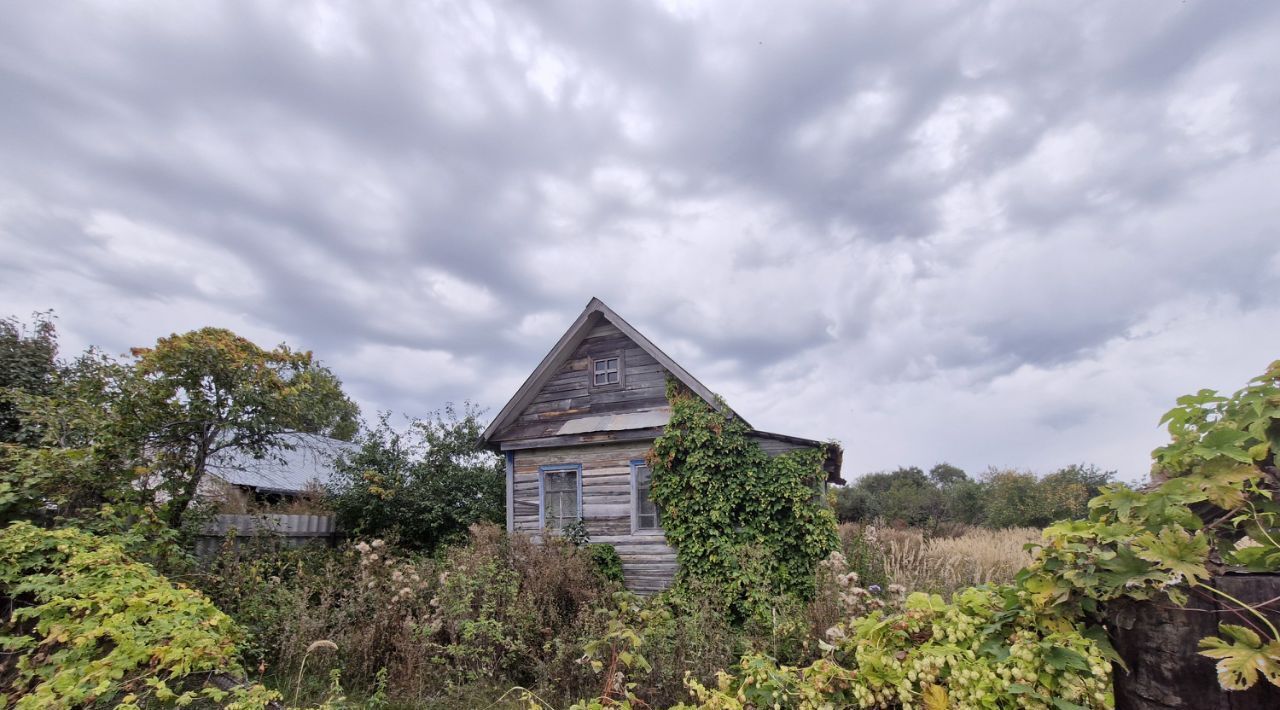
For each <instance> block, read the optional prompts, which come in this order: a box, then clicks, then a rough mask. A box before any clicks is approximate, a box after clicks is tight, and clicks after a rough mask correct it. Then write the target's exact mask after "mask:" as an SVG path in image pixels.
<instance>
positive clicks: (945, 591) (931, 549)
mask: <svg viewBox="0 0 1280 710" xmlns="http://www.w3.org/2000/svg"><path fill="white" fill-rule="evenodd" d="M841 528H842V529H841V538H842V539H843V540H844V541H845V546H846V547H848V546H849V541H850V540H855V539H860V540H862V541H864V542H865V543H869V544H870V545H871V546H874V547H875V548H876V549H877V550H878V551H879V555H880V558H881V564H882V565H883V570H884V578H885V579H887V580H888V581H890V582H892V583H895V584H900V585H902V586H904V587H906V588H907V589H908V590H909V591H913V592H933V593H938V594H942V595H944V596H945V595H949V594H950V593H951V592H954V591H956V590H958V589H960V588H962V587H968V586H972V585H978V584H990V583H1000V582H1009V581H1012V580H1013V577H1014V575H1016V574H1017V573H1018V570H1020V569H1022V568H1023V567H1025V566H1026V565H1027V564H1029V563H1030V562H1031V554H1030V553H1029V552H1027V550H1026V545H1027V543H1029V542H1035V541H1037V540H1039V539H1040V531H1039V530H1037V529H1035V528H1006V529H1003V530H990V529H987V528H976V527H961V528H957V529H955V530H950V531H948V533H950V534H948V535H927V534H925V533H924V532H922V531H920V530H918V529H914V528H905V529H896V528H892V527H887V526H879V527H877V526H871V525H868V526H854V525H848V524H846V525H842V526H841Z"/></svg>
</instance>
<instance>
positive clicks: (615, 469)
mask: <svg viewBox="0 0 1280 710" xmlns="http://www.w3.org/2000/svg"><path fill="white" fill-rule="evenodd" d="M652 445H653V442H652V441H640V442H625V443H612V444H600V445H592V446H574V447H564V448H548V449H524V450H520V451H515V452H512V453H513V454H514V456H515V464H514V481H513V491H514V493H513V497H512V499H511V514H512V520H513V525H514V530H515V532H523V533H528V534H531V535H535V536H540V535H542V534H544V533H543V531H542V530H541V529H540V526H539V523H538V512H539V506H540V500H539V494H538V471H539V469H540V468H541V467H543V466H552V465H559V464H579V465H581V466H582V511H581V512H582V519H583V520H584V521H585V522H586V524H587V534H588V535H590V537H591V541H592V542H599V543H608V544H610V545H613V546H614V548H615V549H616V550H617V551H618V556H619V557H621V558H622V572H623V576H624V577H625V579H626V584H627V587H628V588H629V589H631V590H633V591H636V592H639V593H642V594H651V593H654V592H658V591H661V590H662V589H665V588H666V587H667V585H669V584H670V583H671V579H672V577H673V576H674V575H675V571H676V554H675V550H673V549H672V548H671V547H670V546H669V545H667V542H666V538H665V537H664V536H663V535H662V533H661V532H660V531H659V532H645V533H640V534H632V532H631V505H632V499H631V462H632V461H635V460H638V459H643V458H644V455H645V453H647V452H648V451H649V448H650V447H651V446H652Z"/></svg>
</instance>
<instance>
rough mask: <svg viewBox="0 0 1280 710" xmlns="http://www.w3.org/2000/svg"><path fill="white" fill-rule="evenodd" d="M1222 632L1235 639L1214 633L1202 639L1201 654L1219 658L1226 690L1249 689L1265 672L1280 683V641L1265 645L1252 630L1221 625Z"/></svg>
mask: <svg viewBox="0 0 1280 710" xmlns="http://www.w3.org/2000/svg"><path fill="white" fill-rule="evenodd" d="M1218 631H1219V632H1221V633H1222V635H1224V636H1227V637H1230V639H1231V641H1227V639H1224V638H1219V637H1216V636H1210V637H1208V638H1203V639H1200V649H1201V650H1200V655H1201V656H1208V657H1209V658H1216V659H1218V666H1217V668H1218V684H1219V685H1221V686H1222V687H1223V688H1224V689H1225V690H1245V689H1247V688H1252V687H1253V685H1254V684H1255V683H1257V682H1258V674H1259V673H1261V674H1262V676H1263V677H1264V678H1266V679H1267V681H1268V682H1270V683H1271V684H1272V685H1280V641H1277V640H1275V639H1269V642H1268V643H1267V644H1265V645H1263V643H1262V639H1261V638H1260V637H1259V636H1258V634H1257V633H1255V632H1254V631H1253V630H1252V629H1248V628H1245V627H1243V626H1237V625H1235V624H1221V625H1220V626H1218Z"/></svg>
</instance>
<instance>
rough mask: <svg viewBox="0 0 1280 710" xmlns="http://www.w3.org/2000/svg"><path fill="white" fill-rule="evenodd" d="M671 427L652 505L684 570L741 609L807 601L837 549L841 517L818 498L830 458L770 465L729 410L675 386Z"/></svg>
mask: <svg viewBox="0 0 1280 710" xmlns="http://www.w3.org/2000/svg"><path fill="white" fill-rule="evenodd" d="M667 399H668V401H669V402H670V403H671V420H670V422H669V423H668V424H667V427H666V430H665V432H664V433H663V435H662V436H661V437H659V438H658V440H657V441H656V442H654V446H653V451H652V452H651V454H650V461H649V465H650V469H651V470H652V472H653V483H652V489H651V491H652V495H653V499H654V500H655V501H656V502H657V503H658V505H660V506H661V507H662V515H663V519H662V527H663V529H664V531H665V532H666V536H667V540H668V541H670V543H671V544H672V546H673V547H675V549H676V559H677V561H678V562H679V563H680V567H679V570H680V571H679V573H678V575H677V579H676V581H677V584H681V583H683V582H684V581H687V580H689V579H692V578H697V579H700V580H705V581H710V582H712V583H714V584H716V585H717V586H719V587H720V588H722V589H723V590H724V591H725V592H726V594H727V595H728V597H729V599H730V600H732V601H733V603H734V605H735V608H737V610H738V611H739V612H741V613H744V614H749V613H751V612H753V611H758V610H761V609H763V608H767V607H765V606H764V604H765V603H766V602H767V601H768V600H769V599H770V597H771V596H772V595H775V594H779V593H784V594H796V595H800V596H807V595H809V594H811V593H812V591H813V584H814V568H815V566H816V565H817V564H818V562H820V561H821V560H823V559H824V558H826V556H827V555H828V554H829V553H830V552H831V551H832V550H834V549H835V548H836V545H837V543H838V537H837V535H836V520H835V515H834V513H833V512H832V511H831V508H830V506H829V505H827V504H826V501H825V499H824V498H823V497H822V496H821V495H820V494H819V491H820V490H821V487H822V484H823V482H824V481H825V480H826V476H827V473H826V471H824V470H823V469H822V462H823V460H824V458H825V452H824V451H822V450H816V449H808V450H800V451H793V452H788V453H785V454H782V455H780V456H776V457H770V456H769V455H768V454H767V453H765V451H764V450H763V449H761V448H760V445H759V444H758V443H756V442H755V441H752V440H751V438H750V436H749V435H750V431H751V430H750V429H749V428H748V427H747V425H746V424H745V423H744V422H743V421H742V420H741V419H739V418H737V417H735V416H732V414H731V413H727V412H728V408H727V407H723V406H720V407H711V406H709V405H708V404H707V403H706V402H705V401H703V400H702V399H700V398H698V397H696V396H694V395H693V394H692V393H690V392H688V391H687V390H685V389H684V388H682V387H681V386H680V385H679V384H678V383H676V382H674V381H668V383H667Z"/></svg>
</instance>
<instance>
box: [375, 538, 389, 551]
mask: <svg viewBox="0 0 1280 710" xmlns="http://www.w3.org/2000/svg"><path fill="white" fill-rule="evenodd" d="M386 544H387V543H385V542H383V541H381V540H374V541H373V549H375V550H378V549H381V548H382V546H383V545H386Z"/></svg>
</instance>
